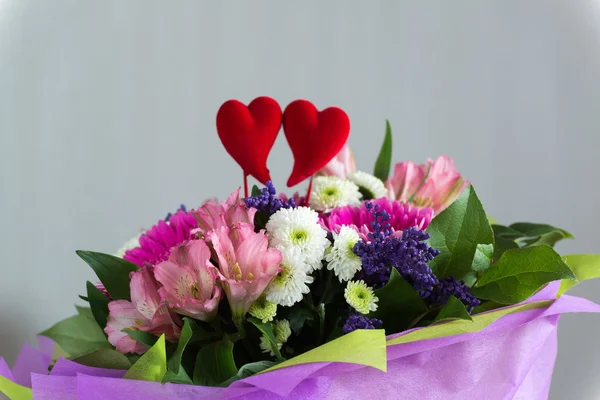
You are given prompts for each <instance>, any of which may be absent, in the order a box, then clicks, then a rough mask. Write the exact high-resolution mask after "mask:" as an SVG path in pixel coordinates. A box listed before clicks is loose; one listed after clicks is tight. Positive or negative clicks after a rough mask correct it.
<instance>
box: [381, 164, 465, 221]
mask: <svg viewBox="0 0 600 400" xmlns="http://www.w3.org/2000/svg"><path fill="white" fill-rule="evenodd" d="M427 171H429V174H427ZM426 177H427V178H426ZM386 186H387V188H388V191H389V196H390V198H391V199H394V200H399V201H401V202H404V203H406V202H409V200H410V203H412V204H414V205H417V206H419V207H430V208H433V210H434V212H435V214H436V215H437V214H439V213H440V212H442V211H443V210H444V209H445V208H446V207H448V206H449V205H450V204H452V202H454V200H456V199H457V198H458V196H460V194H461V193H462V192H463V190H465V189H466V187H467V186H469V182H468V181H465V180H464V179H463V178H462V176H461V175H460V173H459V172H458V171H457V170H456V166H455V165H454V161H452V159H451V158H449V157H447V156H441V157H439V158H438V159H437V160H435V161H433V160H431V159H428V160H427V162H426V163H425V164H421V165H417V164H415V163H413V162H412V161H406V162H401V163H397V164H396V165H395V166H394V175H393V176H392V177H391V178H390V179H388V181H387V182H386Z"/></svg>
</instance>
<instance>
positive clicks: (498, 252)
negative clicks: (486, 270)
mask: <svg viewBox="0 0 600 400" xmlns="http://www.w3.org/2000/svg"><path fill="white" fill-rule="evenodd" d="M494 242H495V243H494V256H493V261H494V262H495V261H496V260H499V259H500V257H502V254H504V252H505V251H506V250H510V249H518V248H519V245H518V244H517V243H516V242H515V241H514V240H510V239H505V238H503V237H498V236H496V238H495V239H494Z"/></svg>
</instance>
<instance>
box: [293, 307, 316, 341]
mask: <svg viewBox="0 0 600 400" xmlns="http://www.w3.org/2000/svg"><path fill="white" fill-rule="evenodd" d="M314 318H315V315H314V313H313V312H312V311H310V310H309V309H308V308H305V307H300V306H296V307H295V308H293V309H292V311H290V313H289V314H288V320H289V321H290V328H291V329H292V331H294V334H296V335H299V334H300V332H302V327H304V323H305V322H306V321H312V320H313V319H314Z"/></svg>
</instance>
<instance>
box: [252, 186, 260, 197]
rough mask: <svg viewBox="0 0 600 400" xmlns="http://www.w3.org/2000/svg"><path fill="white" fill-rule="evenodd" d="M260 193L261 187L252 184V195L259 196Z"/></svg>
mask: <svg viewBox="0 0 600 400" xmlns="http://www.w3.org/2000/svg"><path fill="white" fill-rule="evenodd" d="M259 194H260V189H259V188H258V186H256V185H252V191H251V192H250V196H252V197H254V196H258V195H259Z"/></svg>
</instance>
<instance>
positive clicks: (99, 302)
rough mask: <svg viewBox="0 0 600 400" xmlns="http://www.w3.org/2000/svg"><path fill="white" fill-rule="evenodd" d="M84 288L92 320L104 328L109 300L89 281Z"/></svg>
mask: <svg viewBox="0 0 600 400" xmlns="http://www.w3.org/2000/svg"><path fill="white" fill-rule="evenodd" d="M86 288H87V302H88V303H89V304H90V309H91V310H92V314H93V315H94V319H95V320H96V322H97V323H98V325H99V326H100V327H101V328H104V327H105V326H106V320H107V319H108V303H109V302H110V299H109V298H108V297H106V296H105V295H104V294H103V293H102V292H101V291H100V290H99V289H98V288H97V287H96V285H94V284H93V283H92V282H90V281H88V282H87V283H86Z"/></svg>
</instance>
